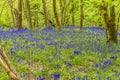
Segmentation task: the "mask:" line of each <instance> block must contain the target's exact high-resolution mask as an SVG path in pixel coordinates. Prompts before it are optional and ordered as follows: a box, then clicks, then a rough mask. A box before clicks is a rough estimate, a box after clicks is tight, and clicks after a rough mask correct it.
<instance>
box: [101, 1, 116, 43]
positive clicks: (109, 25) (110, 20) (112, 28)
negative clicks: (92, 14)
mask: <svg viewBox="0 0 120 80" xmlns="http://www.w3.org/2000/svg"><path fill="white" fill-rule="evenodd" d="M112 1H114V0H112ZM102 3H103V5H101V6H100V8H101V9H100V10H103V11H104V14H103V18H104V22H105V24H106V36H107V37H106V38H107V43H109V44H117V42H118V41H117V27H116V20H115V19H116V15H115V6H114V5H112V6H110V8H108V3H107V2H105V1H102ZM108 9H109V10H108ZM108 11H109V12H110V16H109V13H108Z"/></svg>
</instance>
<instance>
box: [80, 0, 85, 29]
mask: <svg viewBox="0 0 120 80" xmlns="http://www.w3.org/2000/svg"><path fill="white" fill-rule="evenodd" d="M80 4H81V6H80V13H81V15H80V30H82V28H83V20H84V11H83V0H80Z"/></svg>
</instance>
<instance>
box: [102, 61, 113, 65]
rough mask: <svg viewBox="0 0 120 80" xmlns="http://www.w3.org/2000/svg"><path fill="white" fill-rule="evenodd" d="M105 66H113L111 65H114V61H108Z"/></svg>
mask: <svg viewBox="0 0 120 80" xmlns="http://www.w3.org/2000/svg"><path fill="white" fill-rule="evenodd" d="M104 65H108V66H111V65H113V63H112V61H110V60H106V61H105V62H104Z"/></svg>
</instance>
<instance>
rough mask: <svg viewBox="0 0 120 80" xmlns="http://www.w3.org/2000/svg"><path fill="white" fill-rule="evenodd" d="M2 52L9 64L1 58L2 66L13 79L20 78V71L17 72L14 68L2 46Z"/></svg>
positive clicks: (17, 79) (0, 51)
mask: <svg viewBox="0 0 120 80" xmlns="http://www.w3.org/2000/svg"><path fill="white" fill-rule="evenodd" d="M0 54H1V56H2V57H3V59H4V61H5V63H6V64H7V65H5V64H4V63H3V61H2V59H0V66H1V67H2V68H3V69H4V70H5V71H6V72H7V74H8V75H9V76H10V77H11V78H12V79H13V80H20V77H19V76H18V73H17V72H16V70H15V69H14V68H13V66H12V64H11V62H10V60H9V59H8V57H7V55H6V54H5V52H4V51H3V50H2V49H1V48H0Z"/></svg>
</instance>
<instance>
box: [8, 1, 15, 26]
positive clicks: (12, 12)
mask: <svg viewBox="0 0 120 80" xmlns="http://www.w3.org/2000/svg"><path fill="white" fill-rule="evenodd" d="M13 4H14V1H13V0H10V2H9V6H10V8H11V16H12V20H13V24H12V25H11V26H12V27H13V26H15V14H14V6H13Z"/></svg>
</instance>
